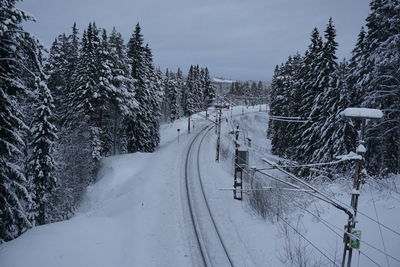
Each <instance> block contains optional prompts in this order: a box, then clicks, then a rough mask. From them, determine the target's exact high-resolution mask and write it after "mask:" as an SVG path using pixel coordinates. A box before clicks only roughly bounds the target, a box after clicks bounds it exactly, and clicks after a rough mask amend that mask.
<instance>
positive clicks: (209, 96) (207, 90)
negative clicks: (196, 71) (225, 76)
mask: <svg viewBox="0 0 400 267" xmlns="http://www.w3.org/2000/svg"><path fill="white" fill-rule="evenodd" d="M203 80H204V81H203V86H204V89H203V90H204V93H203V95H204V108H205V109H206V108H207V107H209V106H210V105H211V104H212V102H213V101H214V99H215V88H214V86H213V85H212V83H211V77H210V73H209V72H208V68H204V72H203Z"/></svg>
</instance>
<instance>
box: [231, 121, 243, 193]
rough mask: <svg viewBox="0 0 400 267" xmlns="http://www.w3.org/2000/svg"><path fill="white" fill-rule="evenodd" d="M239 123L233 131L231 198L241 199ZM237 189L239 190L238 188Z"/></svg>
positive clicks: (241, 171) (241, 169) (241, 170)
mask: <svg viewBox="0 0 400 267" xmlns="http://www.w3.org/2000/svg"><path fill="white" fill-rule="evenodd" d="M239 146H240V145H239V124H238V125H237V126H236V131H235V167H234V170H235V173H234V177H233V188H234V189H233V198H234V199H237V200H242V199H243V168H242V167H241V166H240V165H239ZM238 189H239V190H238Z"/></svg>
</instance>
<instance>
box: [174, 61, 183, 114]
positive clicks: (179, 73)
mask: <svg viewBox="0 0 400 267" xmlns="http://www.w3.org/2000/svg"><path fill="white" fill-rule="evenodd" d="M176 86H177V90H178V103H179V117H181V116H183V115H184V111H183V107H184V103H185V98H184V88H185V81H184V79H183V74H182V71H181V69H180V68H178V71H177V72H176Z"/></svg>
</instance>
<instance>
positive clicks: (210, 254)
mask: <svg viewBox="0 0 400 267" xmlns="http://www.w3.org/2000/svg"><path fill="white" fill-rule="evenodd" d="M211 129H212V127H211V126H206V127H204V128H203V129H202V130H201V131H200V132H199V133H197V135H196V136H195V137H194V138H193V140H192V141H191V143H190V145H189V148H188V151H187V154H186V160H185V175H184V176H185V177H184V180H185V181H184V182H185V191H186V198H187V201H188V208H189V214H190V221H191V224H192V226H193V228H194V236H195V239H196V243H197V246H198V249H199V252H200V253H199V254H200V257H201V259H200V261H201V265H202V266H221V267H222V266H234V264H233V262H232V259H231V257H230V255H229V252H228V250H227V247H226V245H225V243H224V242H223V240H222V238H221V235H220V232H219V230H218V227H217V225H216V223H215V220H214V218H213V215H212V212H211V209H210V206H209V203H208V201H207V198H206V195H205V190H204V187H203V183H202V179H201V173H200V147H201V146H202V143H203V141H204V139H205V137H206V136H207V133H208V132H209V131H210V130H211ZM200 136H202V137H201V138H200Z"/></svg>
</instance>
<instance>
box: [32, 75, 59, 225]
mask: <svg viewBox="0 0 400 267" xmlns="http://www.w3.org/2000/svg"><path fill="white" fill-rule="evenodd" d="M45 81H46V80H45V78H44V76H43V75H42V78H41V79H37V81H36V87H37V90H38V96H39V99H38V103H37V107H36V115H35V119H34V121H33V128H32V129H31V132H32V136H33V140H32V143H31V145H30V146H31V150H32V152H31V158H30V162H29V169H28V172H29V176H30V177H29V178H30V180H31V181H32V184H33V193H34V209H33V210H34V213H35V223H36V224H38V225H42V224H45V223H46V222H47V221H48V220H47V216H46V215H47V209H46V206H48V204H49V203H48V202H49V200H50V198H51V195H52V194H53V193H54V191H55V188H56V177H55V162H54V159H53V153H54V140H55V139H56V138H57V136H56V127H55V126H54V124H53V123H52V109H53V108H54V106H53V98H52V96H51V93H50V90H49V89H48V88H47V85H46V83H45Z"/></svg>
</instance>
